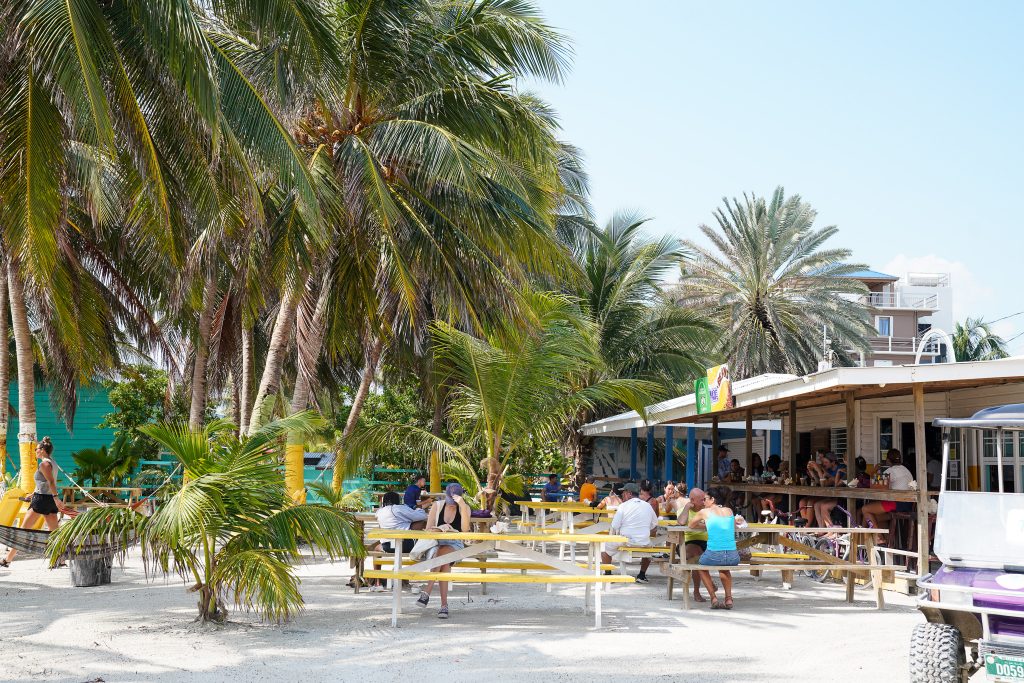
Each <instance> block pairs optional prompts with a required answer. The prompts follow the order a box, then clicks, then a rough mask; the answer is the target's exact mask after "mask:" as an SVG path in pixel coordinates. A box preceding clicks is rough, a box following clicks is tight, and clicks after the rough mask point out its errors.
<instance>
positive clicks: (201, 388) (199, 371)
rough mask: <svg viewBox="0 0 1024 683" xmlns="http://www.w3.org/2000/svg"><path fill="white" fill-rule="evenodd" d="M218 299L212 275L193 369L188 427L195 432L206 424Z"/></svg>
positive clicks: (215, 281)
mask: <svg viewBox="0 0 1024 683" xmlns="http://www.w3.org/2000/svg"><path fill="white" fill-rule="evenodd" d="M216 299H217V280H216V278H214V277H213V276H212V275H211V276H209V277H207V279H206V284H205V286H204V288H203V303H202V306H203V309H202V310H201V311H200V312H199V333H198V336H197V339H196V358H195V364H194V365H193V367H192V405H191V406H190V408H189V412H188V426H189V428H190V429H192V430H193V431H198V430H199V429H202V427H203V424H204V423H205V422H206V364H207V361H208V360H209V358H210V332H211V330H212V329H213V315H214V312H215V311H214V307H215V305H216V303H217V302H216Z"/></svg>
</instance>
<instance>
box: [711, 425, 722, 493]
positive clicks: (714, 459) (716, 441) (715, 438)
mask: <svg viewBox="0 0 1024 683" xmlns="http://www.w3.org/2000/svg"><path fill="white" fill-rule="evenodd" d="M721 444H722V440H721V438H720V437H719V435H718V418H717V417H713V418H711V477H712V478H714V477H717V476H718V447H719V446H720V445H721ZM710 482H711V480H710V479H709V480H708V483H709V484H710Z"/></svg>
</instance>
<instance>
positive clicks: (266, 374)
mask: <svg viewBox="0 0 1024 683" xmlns="http://www.w3.org/2000/svg"><path fill="white" fill-rule="evenodd" d="M301 295H302V288H301V287H295V288H292V289H287V290H286V291H285V295H284V298H283V299H282V300H281V306H280V308H278V311H277V320H275V321H274V332H273V333H272V334H271V337H270V348H269V349H268V350H267V362H266V363H265V364H264V365H263V376H262V377H261V378H260V388H259V390H258V391H257V392H256V400H255V401H254V402H253V405H252V416H251V417H250V418H249V429H248V433H249V434H252V433H253V432H255V431H256V430H257V429H258V428H259V425H260V422H262V420H263V403H264V401H265V400H266V398H267V397H268V396H271V395H273V394H276V393H277V390H278V388H280V386H281V368H282V367H283V366H284V352H285V349H286V348H287V347H288V340H289V339H290V338H291V335H292V326H293V324H294V322H295V309H296V308H297V307H298V305H299V298H300V297H301Z"/></svg>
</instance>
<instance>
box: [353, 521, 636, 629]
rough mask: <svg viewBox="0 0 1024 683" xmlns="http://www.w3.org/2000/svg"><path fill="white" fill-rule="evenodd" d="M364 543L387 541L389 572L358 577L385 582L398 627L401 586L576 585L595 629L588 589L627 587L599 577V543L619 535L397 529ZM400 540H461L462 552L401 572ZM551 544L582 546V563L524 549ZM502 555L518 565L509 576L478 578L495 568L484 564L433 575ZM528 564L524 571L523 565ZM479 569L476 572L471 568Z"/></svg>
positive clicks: (597, 619) (617, 579)
mask: <svg viewBox="0 0 1024 683" xmlns="http://www.w3.org/2000/svg"><path fill="white" fill-rule="evenodd" d="M367 538H369V539H370V540H376V541H391V546H392V549H393V553H392V560H391V563H390V564H391V569H388V570H385V569H379V570H366V571H365V572H364V573H363V575H364V576H365V577H366V578H368V579H389V580H391V589H392V592H393V601H392V608H391V625H392V626H397V625H398V615H399V614H401V611H402V581H403V580H405V581H448V582H465V583H533V584H554V583H580V584H583V585H584V586H586V594H585V598H584V609H583V611H584V613H589V611H590V603H591V594H592V593H593V594H594V598H595V599H594V625H595V626H596V627H597V628H600V627H601V591H600V590H597V591H592V590H591V587H592V586H593V585H595V584H596V585H598V586H600V585H608V584H612V583H632V582H633V580H634V579H633V577H631V576H621V575H606V574H604V573H602V567H603V565H602V564H601V558H600V552H599V550H600V546H601V544H602V543H608V542H612V543H626V542H627V541H628V539H627V538H626V537H625V536H609V535H607V534H532V533H507V534H489V533H479V532H441V531H406V530H401V529H376V530H374V531H371V532H370V533H369V534H367ZM405 539H413V540H417V541H419V540H423V539H430V540H435V541H443V540H449V541H463V542H464V543H466V544H467V545H466V547H465V548H463V549H461V550H456V551H455V552H452V553H448V554H446V555H443V556H440V557H433V558H430V559H423V560H420V561H418V562H415V563H414V564H412V565H409V566H407V567H403V566H402V552H401V549H402V541H403V540H405ZM543 541H555V542H565V543H586V544H587V545H588V552H587V562H586V563H585V564H583V563H579V564H578V563H576V562H566V561H564V560H561V559H559V558H556V557H552V556H550V555H546V554H544V553H541V552H538V551H536V550H532V549H531V548H529V547H527V545H528V544H531V543H537V542H543ZM499 550H500V551H503V552H506V553H508V554H510V555H513V556H514V557H515V558H516V560H517V562H518V564H517V565H516V566H515V567H514V569H515V570H516V571H515V573H513V572H509V571H506V572H495V573H484V571H483V570H484V569H487V568H490V567H491V566H495V568H498V565H496V564H494V563H491V562H480V563H479V564H480V565H485V566H484V567H483V568H482V570H481V571H480V572H478V573H469V572H455V571H453V572H451V573H446V574H441V573H439V572H437V571H435V570H436V569H437V568H438V567H441V566H443V565H449V564H454V565H455V566H456V567H457V566H459V564H460V563H462V562H467V561H472V560H473V558H477V557H478V556H480V555H483V554H486V553H492V552H496V551H499ZM524 565H528V566H524ZM535 565H539V566H541V567H543V568H545V569H550V570H551V571H549V572H545V573H543V574H527V573H524V569H532V568H533V566H535ZM477 568H480V567H477Z"/></svg>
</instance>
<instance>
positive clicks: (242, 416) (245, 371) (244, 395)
mask: <svg viewBox="0 0 1024 683" xmlns="http://www.w3.org/2000/svg"><path fill="white" fill-rule="evenodd" d="M252 373H253V365H252V328H251V327H250V326H248V325H247V324H246V323H245V322H244V321H243V322H242V383H241V387H240V388H239V396H238V400H239V403H240V405H239V411H238V435H239V436H242V435H243V434H245V431H246V429H247V428H248V426H249V417H250V416H251V415H252V403H251V401H252Z"/></svg>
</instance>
